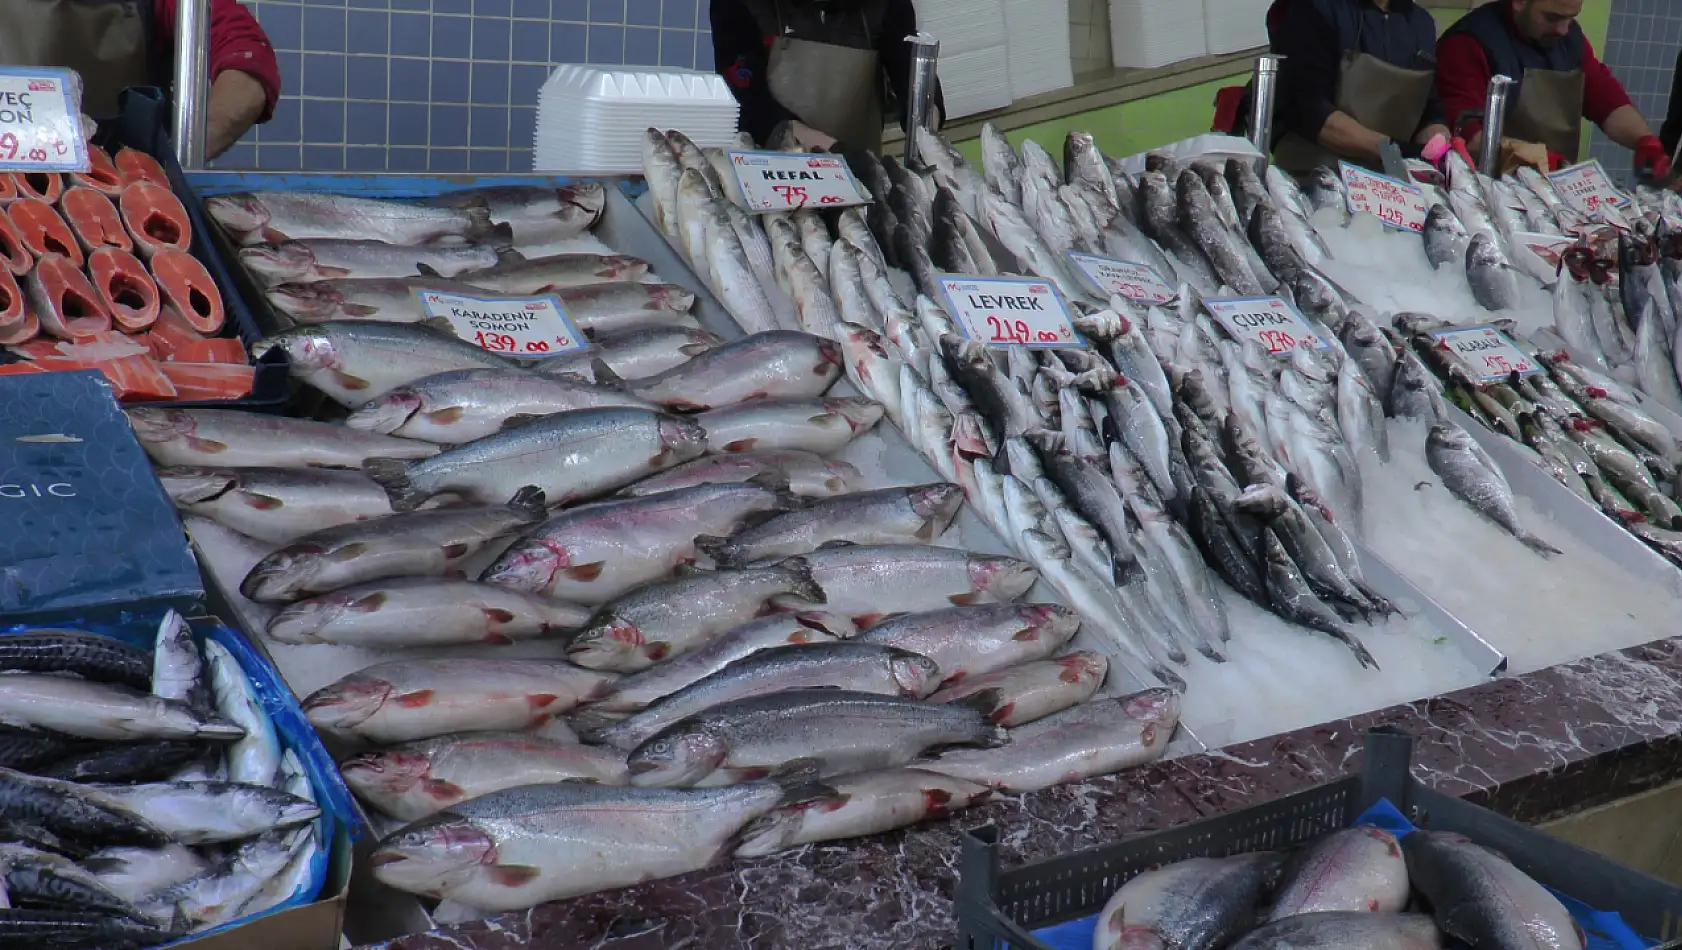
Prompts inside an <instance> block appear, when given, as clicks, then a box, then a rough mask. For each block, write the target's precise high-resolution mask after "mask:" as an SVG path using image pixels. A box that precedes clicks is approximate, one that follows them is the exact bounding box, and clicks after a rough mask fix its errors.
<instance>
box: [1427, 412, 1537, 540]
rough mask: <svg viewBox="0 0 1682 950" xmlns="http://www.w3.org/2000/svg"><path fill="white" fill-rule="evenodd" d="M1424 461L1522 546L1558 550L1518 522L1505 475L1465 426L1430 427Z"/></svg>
mask: <svg viewBox="0 0 1682 950" xmlns="http://www.w3.org/2000/svg"><path fill="white" fill-rule="evenodd" d="M1425 460H1426V461H1427V462H1429V463H1430V465H1431V471H1433V472H1436V473H1437V477H1438V478H1441V479H1442V480H1443V487H1444V488H1447V489H1448V490H1449V491H1450V492H1452V493H1453V494H1454V496H1455V497H1457V498H1459V499H1461V500H1462V501H1465V502H1466V503H1467V504H1469V505H1471V506H1472V507H1473V508H1474V509H1476V510H1477V511H1478V512H1480V513H1481V514H1483V515H1484V516H1485V517H1487V518H1489V519H1490V520H1491V521H1493V522H1495V524H1496V525H1498V526H1499V527H1500V528H1501V529H1502V530H1503V531H1506V532H1507V533H1508V534H1510V535H1512V536H1513V537H1515V538H1518V539H1519V541H1520V542H1522V543H1523V544H1524V546H1525V547H1527V548H1530V549H1531V550H1532V551H1535V552H1536V553H1538V554H1540V555H1542V556H1543V557H1547V556H1549V555H1552V554H1558V553H1560V552H1559V549H1558V548H1556V547H1554V546H1553V545H1551V544H1549V543H1548V542H1546V541H1544V540H1542V539H1541V538H1538V537H1536V536H1535V535H1533V534H1531V533H1530V532H1529V531H1527V530H1525V528H1524V526H1523V525H1521V524H1520V523H1519V520H1518V509H1517V507H1516V505H1517V503H1516V501H1515V499H1514V496H1513V490H1512V487H1511V486H1510V485H1508V484H1507V479H1506V476H1504V475H1502V474H1501V469H1500V468H1499V467H1498V466H1497V465H1496V464H1495V461H1494V460H1493V459H1491V458H1490V457H1489V454H1488V453H1487V452H1485V451H1484V450H1483V448H1482V447H1481V446H1479V445H1478V444H1477V443H1476V442H1475V441H1473V439H1472V437H1471V436H1470V435H1469V434H1467V432H1466V430H1465V429H1462V428H1460V427H1459V426H1457V425H1454V424H1453V423H1439V424H1437V425H1434V426H1432V427H1431V431H1430V433H1429V434H1428V435H1427V436H1426V439H1425Z"/></svg>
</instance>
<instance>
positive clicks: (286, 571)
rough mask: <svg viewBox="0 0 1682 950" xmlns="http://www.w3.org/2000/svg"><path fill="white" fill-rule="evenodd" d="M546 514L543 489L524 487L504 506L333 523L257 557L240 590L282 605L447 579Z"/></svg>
mask: <svg viewBox="0 0 1682 950" xmlns="http://www.w3.org/2000/svg"><path fill="white" fill-rule="evenodd" d="M545 514H546V509H545V508H544V506H543V493H542V492H540V491H537V490H535V489H526V488H522V489H521V490H520V491H518V492H516V493H515V494H514V497H513V498H512V499H510V500H509V502H508V503H507V504H506V505H498V506H493V507H486V508H440V509H435V510H432V511H410V512H405V513H403V514H400V515H392V516H391V517H389V518H381V519H378V520H375V521H367V522H356V523H353V524H348V525H340V526H339V527H336V528H328V529H326V530H325V531H318V532H316V533H314V534H310V535H306V536H304V537H303V538H300V539H299V540H297V541H294V542H293V543H291V544H288V545H286V546H284V547H281V548H279V549H278V550H276V551H275V552H274V553H272V554H270V555H269V556H268V557H266V558H264V559H263V560H261V561H259V562H258V563H257V566H256V567H254V568H252V569H251V571H250V573H248V574H247V575H246V576H245V580H244V582H242V583H241V584H240V593H242V594H244V595H245V596H246V597H249V598H250V599H252V600H254V601H257V602H258V603H269V604H283V603H288V602H291V601H294V600H302V599H304V598H306V597H313V596H315V595H317V594H325V593H327V592H329V591H335V590H338V589H340V588H342V587H350V586H351V585H353V584H363V583H367V582H369V581H377V580H383V579H385V578H389V577H441V576H443V575H444V574H447V573H449V571H451V570H452V569H454V568H456V567H458V566H459V565H460V564H461V563H462V562H463V561H464V560H465V559H467V558H469V557H472V556H473V555H474V554H476V553H478V552H479V551H480V550H481V549H483V548H484V547H485V546H486V545H487V544H490V543H492V542H493V541H496V540H497V539H499V538H503V537H507V536H508V535H510V534H513V533H514V532H515V531H518V530H519V529H521V528H523V527H525V526H527V525H532V524H536V523H537V522H539V521H541V520H543V516H544V515H545Z"/></svg>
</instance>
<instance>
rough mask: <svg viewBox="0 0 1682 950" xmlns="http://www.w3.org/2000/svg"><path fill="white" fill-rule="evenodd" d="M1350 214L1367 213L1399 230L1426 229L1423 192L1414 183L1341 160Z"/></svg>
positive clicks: (1418, 230) (1419, 231)
mask: <svg viewBox="0 0 1682 950" xmlns="http://www.w3.org/2000/svg"><path fill="white" fill-rule="evenodd" d="M1339 164H1340V165H1341V168H1342V171H1343V185H1344V190H1346V191H1347V192H1349V211H1350V213H1351V214H1370V215H1372V216H1373V217H1375V218H1377V219H1378V220H1380V221H1382V222H1384V224H1385V226H1386V227H1392V228H1395V229H1396V230H1398V231H1412V232H1414V233H1415V234H1421V233H1423V232H1424V231H1425V216H1426V214H1427V211H1428V209H1427V208H1426V206H1425V192H1424V191H1423V190H1422V189H1421V188H1419V187H1418V186H1417V185H1411V184H1409V183H1407V182H1403V181H1397V180H1396V179H1394V178H1387V177H1385V176H1384V175H1375V174H1373V173H1372V172H1369V171H1367V170H1366V169H1364V168H1358V167H1356V166H1354V165H1351V164H1349V163H1348V162H1341V163H1339Z"/></svg>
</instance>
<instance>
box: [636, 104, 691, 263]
mask: <svg viewBox="0 0 1682 950" xmlns="http://www.w3.org/2000/svg"><path fill="white" fill-rule="evenodd" d="M642 173H643V177H644V178H645V179H647V181H648V197H649V203H650V204H651V205H652V206H653V210H654V223H655V225H657V226H658V227H659V228H660V230H662V231H664V232H666V235H667V236H668V237H673V238H675V237H677V233H678V232H677V184H678V178H679V177H680V176H681V175H682V174H683V163H682V162H681V161H679V160H678V155H677V152H676V151H675V150H674V149H673V148H672V145H671V142H669V141H667V139H666V136H665V135H663V134H662V133H661V132H660V130H659V129H648V130H646V131H645V132H644V133H643V137H642Z"/></svg>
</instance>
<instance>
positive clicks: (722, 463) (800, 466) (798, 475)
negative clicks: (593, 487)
mask: <svg viewBox="0 0 1682 950" xmlns="http://www.w3.org/2000/svg"><path fill="white" fill-rule="evenodd" d="M760 475H769V476H771V477H772V478H773V479H775V480H776V481H778V482H786V483H788V486H789V490H790V491H792V492H794V494H796V495H801V496H810V497H818V498H824V497H829V496H833V495H844V494H847V493H849V492H855V491H859V490H860V489H862V488H863V476H862V475H861V474H860V473H859V470H858V469H857V468H854V467H853V466H852V465H849V464H848V463H846V462H841V461H836V460H833V459H826V458H824V457H823V456H821V455H816V454H814V453H811V452H803V451H800V450H797V449H790V450H784V451H774V452H747V451H744V452H739V453H733V454H728V455H714V456H708V457H707V458H700V459H696V460H694V461H692V462H685V463H684V464H682V465H679V466H677V467H675V468H671V469H667V470H666V471H664V472H661V473H659V474H657V475H651V476H649V477H647V478H645V479H643V480H642V481H640V482H637V483H636V484H634V485H632V486H630V487H629V488H627V489H625V491H624V494H626V495H629V496H632V497H641V496H643V495H652V494H658V493H660V492H667V491H674V490H676V489H679V488H692V487H694V486H696V485H711V484H728V483H731V482H745V481H751V480H752V479H754V478H755V477H758V476H760Z"/></svg>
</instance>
